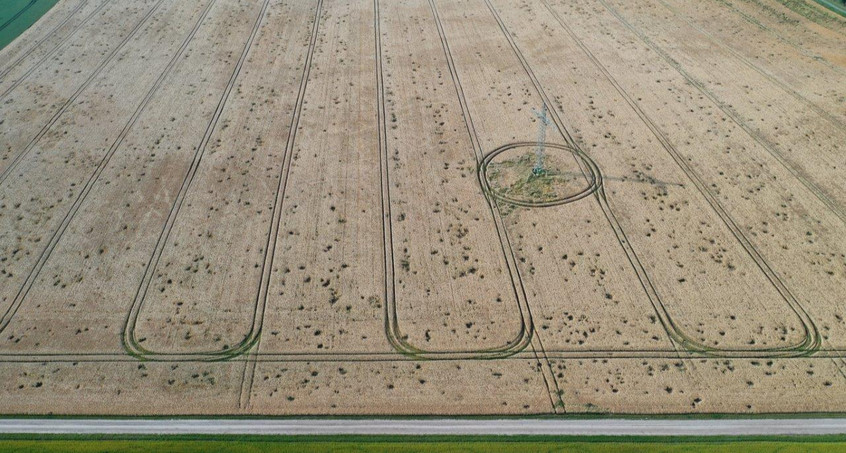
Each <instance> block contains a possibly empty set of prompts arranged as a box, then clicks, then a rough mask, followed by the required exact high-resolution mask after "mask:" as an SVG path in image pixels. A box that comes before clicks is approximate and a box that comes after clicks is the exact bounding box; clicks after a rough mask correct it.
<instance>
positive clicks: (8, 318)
mask: <svg viewBox="0 0 846 453" xmlns="http://www.w3.org/2000/svg"><path fill="white" fill-rule="evenodd" d="M216 1H217V0H208V3H207V4H206V6H205V8H204V9H203V11H202V14H200V17H199V18H198V19H197V21H196V23H195V24H194V26H193V28H192V29H191V30H190V31H189V33H188V35H187V36H186V37H185V39H184V40H183V42H182V45H181V46H180V47H179V49H178V51H177V52H176V53H175V54H174V55H173V57H172V58H171V59H170V61H169V62H168V65H167V66H166V67H165V69H164V71H162V73H161V74H160V75H159V77H158V78H157V79H156V81H155V83H153V85H152V86H151V87H150V89H149V90H148V92H147V94H146V96H145V97H144V99H143V100H142V101H141V103H140V104H139V105H138V107H137V108H136V109H135V112H134V113H133V114H132V116H131V117H130V118H129V121H127V123H126V124H125V125H124V127H123V129H122V130H121V131H120V134H119V135H118V136H117V138H116V139H115V140H114V142H112V144H111V146H110V147H109V148H108V150H107V151H106V153H105V154H104V155H103V158H102V159H101V160H100V162H99V163H98V165H97V167H95V169H94V171H93V172H92V173H91V176H90V177H88V179H87V180H86V182H85V185H84V186H83V187H82V189H81V190H80V192H79V194H78V195H77V196H76V199H75V200H74V203H73V205H72V206H71V208H70V210H68V212H67V213H66V214H65V216H64V218H63V220H62V223H61V224H60V226H59V228H58V229H57V230H55V231H54V232H53V233H52V234H51V236H50V238H49V240H48V241H47V243H46V246H45V248H44V249H43V250H42V251H41V253H40V255H39V258H38V261H37V262H36V263H35V266H34V267H33V269H32V270H30V272H29V274H28V276H27V279H26V280H25V281H24V284H23V286H22V287H21V288H20V290H19V291H18V293H17V295H16V296H15V299H14V300H13V301H12V304H11V306H10V307H9V308H8V309H7V310H6V312H5V313H4V314H3V316H2V317H0V332H2V331H3V330H5V329H6V327H7V326H8V325H9V323H10V322H12V320H13V319H14V317H15V314H16V313H17V311H18V309H19V308H20V306H21V304H22V303H23V301H24V299H25V298H26V297H27V295H28V293H29V290H30V289H31V288H32V286H33V284H34V283H35V281H36V279H37V278H38V277H39V275H40V274H41V270H42V269H43V267H44V264H45V263H46V262H47V260H48V259H49V258H50V256H51V254H52V252H53V250H54V249H55V248H56V245H57V244H58V242H59V241H60V240H61V238H62V235H63V234H64V232H65V231H66V230H67V228H68V226H69V225H70V223H71V222H72V221H73V219H74V217H75V216H76V214H77V212H79V209H80V207H81V206H82V204H83V203H84V202H85V201H86V199H87V197H88V194H89V193H90V192H91V189H92V188H93V187H94V185H95V184H97V183H98V181H99V180H100V176H101V175H102V173H103V171H104V170H105V168H106V166H107V165H108V164H109V162H110V161H111V158H112V157H113V156H114V155H115V153H116V152H117V150H118V149H119V148H120V147H121V145H122V144H123V142H124V140H125V139H126V137H127V135H128V134H129V131H130V130H131V129H132V127H133V126H134V125H135V124H136V122H137V121H138V118H139V117H140V116H141V114H142V113H143V112H144V109H145V108H146V107H147V105H148V104H149V103H150V100H151V99H152V98H153V96H154V95H155V94H156V92H158V90H159V88H160V87H161V86H162V83H163V82H164V81H165V80H166V79H167V78H168V76H169V75H170V74H171V72H172V71H173V69H174V67H175V66H176V65H177V63H178V62H179V60H180V59H181V58H182V56H183V55H184V54H185V51H186V50H187V49H188V45H189V44H190V43H191V41H192V40H193V39H194V36H195V35H196V34H197V30H198V29H199V28H200V26H201V25H202V23H203V21H204V20H205V19H206V17H207V16H208V14H209V11H210V10H211V8H212V6H214V4H215V2H216Z"/></svg>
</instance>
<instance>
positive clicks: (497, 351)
mask: <svg viewBox="0 0 846 453" xmlns="http://www.w3.org/2000/svg"><path fill="white" fill-rule="evenodd" d="M374 8H375V15H376V17H375V18H374V20H375V41H376V57H377V58H376V64H377V68H376V83H377V95H378V97H379V100H378V103H377V104H378V117H379V118H378V127H379V148H380V155H381V159H380V160H379V162H380V168H381V173H380V175H381V180H382V204H381V207H382V228H383V233H384V236H385V245H384V250H385V262H384V266H383V270H384V272H385V300H386V304H385V334H386V336H387V338H388V340H389V342H390V343H391V345H393V347H394V348H396V349H397V350H398V351H400V352H402V353H403V354H406V355H408V356H410V357H414V358H424V359H494V358H503V357H508V356H511V355H513V354H515V353H518V352H520V351H522V350H524V349H525V348H526V347H527V346H529V345H530V344H531V343H532V337H533V335H534V324H533V321H532V317H531V311H530V309H529V307H528V304H527V303H526V294H525V289H524V288H523V284H522V281H521V280H520V276H519V271H517V269H516V265H515V264H514V263H515V261H516V258H515V257H514V254H513V251H512V250H511V244H510V242H509V240H508V237H507V235H506V233H505V232H504V228H503V225H502V219H501V218H500V217H499V213H498V212H497V211H496V210H495V209H494V205H493V203H492V201H491V199H490V198H489V197H488V196H487V194H485V202H486V205H487V207H488V210H487V211H488V212H489V213H490V214H491V216H492V217H493V219H494V221H495V225H496V235H497V238H498V240H499V242H500V246H501V250H502V253H503V254H504V256H505V259H506V261H507V263H508V274H509V277H510V279H511V287H512V288H511V290H512V294H513V297H514V298H515V300H516V302H517V306H518V308H519V316H520V319H519V325H520V327H519V330H518V332H517V335H516V336H515V337H514V338H512V339H511V340H509V341H508V342H507V343H506V344H505V345H502V346H498V347H492V348H483V349H473V348H470V349H462V348H460V347H455V348H450V349H448V350H443V349H441V350H432V349H426V348H424V347H422V346H418V345H414V344H412V343H410V342H409V341H408V340H407V339H406V338H405V335H404V334H403V332H402V329H401V326H400V317H399V315H398V313H397V295H396V288H395V285H396V283H395V262H394V261H395V260H394V256H393V247H394V246H393V234H392V224H391V223H392V219H393V216H392V214H391V193H390V186H391V182H390V173H389V171H388V162H390V156H389V155H388V148H387V119H386V114H385V94H384V92H385V88H384V82H383V69H382V45H381V40H382V33H381V27H380V17H379V2H378V0H375V3H374ZM432 8H433V14H435V22H436V24H437V26H438V32H439V35H440V39H441V42H442V45H443V47H444V52H445V54H446V58H447V63H448V65H449V69H450V73H451V74H452V76H453V83H454V84H455V88H456V92H457V94H458V97H459V100H460V102H461V106H462V109H463V116H464V118H465V121H466V122H467V128H468V133H469V135H470V138H471V141H472V142H473V148H474V158H475V159H476V162H477V165H478V164H479V163H480V160H481V150H480V148H479V145H478V139H477V138H476V137H475V134H474V132H473V126H472V119H470V118H469V113H468V112H467V110H466V105H465V102H464V101H463V96H462V93H461V87H460V85H459V84H458V83H457V81H456V79H455V78H454V77H455V69H454V67H453V64H452V58H451V55H450V53H449V47H448V44H447V43H446V41H445V38H444V36H443V31H442V29H441V25H440V23H439V21H438V19H437V12H436V9H435V7H434V5H433V4H432ZM477 179H478V182H479V183H480V184H481V183H482V182H481V181H482V179H481V178H480V177H479V175H477Z"/></svg>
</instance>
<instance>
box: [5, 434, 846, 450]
mask: <svg viewBox="0 0 846 453" xmlns="http://www.w3.org/2000/svg"><path fill="white" fill-rule="evenodd" d="M844 450H846V437H844V436H808V437H749V438H738V437H663V438H662V437H601V436H594V437H569V436H565V437H549V436H547V437H542V436H509V437H495V436H422V437H420V436H418V437H412V436H323V437H318V436H230V437H225V436H146V437H144V436H141V437H139V436H105V437H95V436H31V435H27V436H24V435H21V436H4V437H0V453H6V452H21V453H23V452H36V451H38V452H47V453H49V452H81V453H93V452H114V453H120V452H140V451H156V452H187V453H193V452H198V453H199V452H270V453H276V452H279V453H282V452H285V453H287V452H338V451H357V452H386V451H387V452H395V453H406V452H419V451H427V452H431V451H434V452H467V453H475V452H492V453H497V452H503V453H504V452H529V451H531V452H581V453H593V452H596V453H600V452H603V453H604V452H642V451H647V452H652V451H654V452H666V453H684V452H706V453H712V452H713V453H729V452H737V451H743V452H752V453H755V452H772V451H778V452H782V453H792V452H797V453H798V452H812V453H813V452H831V451H844Z"/></svg>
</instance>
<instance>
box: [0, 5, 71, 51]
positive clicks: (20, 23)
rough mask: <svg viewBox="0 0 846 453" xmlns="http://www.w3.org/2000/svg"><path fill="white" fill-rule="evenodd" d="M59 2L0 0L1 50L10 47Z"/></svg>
mask: <svg viewBox="0 0 846 453" xmlns="http://www.w3.org/2000/svg"><path fill="white" fill-rule="evenodd" d="M58 1H59V0H0V49H2V48H4V47H6V46H7V45H9V43H10V42H12V41H14V40H15V38H17V37H18V36H20V34H21V33H23V32H25V31H26V30H27V29H28V28H29V27H31V26H32V24H34V23H35V22H36V21H37V20H38V19H40V18H41V16H43V15H44V13H46V12H47V11H49V10H50V8H52V7H53V6H54V5H55V4H56V3H58Z"/></svg>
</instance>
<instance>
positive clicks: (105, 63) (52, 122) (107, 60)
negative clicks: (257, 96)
mask: <svg viewBox="0 0 846 453" xmlns="http://www.w3.org/2000/svg"><path fill="white" fill-rule="evenodd" d="M162 3H164V0H157V1H156V3H155V4H154V5H153V7H152V8H150V10H149V11H148V12H147V14H146V15H145V16H144V17H143V18H142V19H141V20H140V21H139V22H138V23H137V24H136V25H135V27H134V28H132V29H131V30H130V32H129V33H127V35H126V36H125V37H124V38H123V40H121V42H120V43H119V44H118V45H117V46H115V48H114V49H112V50H111V52H109V53H108V55H107V56H106V58H105V59H104V60H103V61H101V62H100V64H99V65H97V68H96V69H95V70H94V72H92V73H91V74H90V75H89V76H88V78H87V79H86V80H85V81H84V82H83V83H82V85H80V86H79V88H78V89H77V90H76V92H74V93H73V95H71V97H69V98H68V99H67V100H65V102H64V104H62V106H61V107H60V108H59V110H58V111H57V112H56V113H54V114H53V116H52V118H50V120H49V121H48V122H47V124H45V125H44V126H43V127H42V128H41V130H40V131H39V132H38V134H36V135H35V137H33V138H32V139H31V140H30V142H29V144H27V146H26V147H25V148H24V149H23V150H22V151H21V152H20V153H18V154H17V155H16V156H15V157H14V159H12V162H11V163H10V164H9V166H7V167H6V169H5V170H3V173H2V174H0V184H3V183H4V182H5V181H6V179H7V178H8V177H9V175H11V174H12V172H13V171H14V170H15V168H17V166H18V164H20V162H21V161H22V160H23V158H24V157H25V156H26V155H28V154H29V152H30V151H32V149H33V148H34V147H35V145H36V143H38V142H39V141H40V140H41V138H42V137H44V135H46V134H47V131H49V130H50V128H52V127H53V125H55V124H56V122H57V121H58V120H59V118H60V117H61V116H62V115H63V114H64V113H65V112H66V111H67V109H68V107H70V106H71V104H73V103H74V102H75V101H76V99H77V98H78V97H79V95H80V94H82V92H83V91H85V90H86V89H87V88H88V87H89V86H90V85H91V83H92V82H94V80H95V79H96V78H97V76H99V75H100V73H101V72H102V71H103V69H105V67H106V66H108V64H109V63H111V61H112V59H113V58H114V57H115V56H116V55H117V54H118V53H119V52H120V51H121V50H122V49H123V47H124V46H125V45H126V44H127V43H128V42H129V41H131V40H132V38H134V37H135V35H136V34H137V33H138V32H139V31H140V30H141V28H142V26H143V25H144V24H146V23H147V21H148V20H149V19H150V17H152V16H153V13H155V12H156V11H157V10H158V9H159V7H160V6H161V5H162ZM103 5H105V3H103ZM101 7H102V6H101ZM93 14H94V13H92V16H93ZM57 48H58V47H57ZM46 58H47V57H46V56H45V58H44V59H45V60H46ZM33 68H35V67H33ZM20 80H23V78H22V79H20ZM16 83H17V82H16ZM10 89H11V88H10ZM4 96H5V94H4V95H0V100H2V99H3V98H4Z"/></svg>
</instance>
